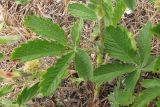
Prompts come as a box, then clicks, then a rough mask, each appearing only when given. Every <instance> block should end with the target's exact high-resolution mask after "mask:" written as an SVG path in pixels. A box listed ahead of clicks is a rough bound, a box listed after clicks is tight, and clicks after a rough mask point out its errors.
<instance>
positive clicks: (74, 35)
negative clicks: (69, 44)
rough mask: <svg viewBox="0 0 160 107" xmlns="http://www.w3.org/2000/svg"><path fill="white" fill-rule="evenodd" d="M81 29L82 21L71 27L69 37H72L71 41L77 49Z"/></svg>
mask: <svg viewBox="0 0 160 107" xmlns="http://www.w3.org/2000/svg"><path fill="white" fill-rule="evenodd" d="M82 28H83V20H79V21H77V22H76V23H74V25H73V26H72V29H71V37H72V40H73V43H74V46H75V47H77V46H78V44H79V40H80V37H81V33H82Z"/></svg>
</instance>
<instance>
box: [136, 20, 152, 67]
mask: <svg viewBox="0 0 160 107" xmlns="http://www.w3.org/2000/svg"><path fill="white" fill-rule="evenodd" d="M151 27H152V24H151V23H149V22H148V23H147V24H146V25H145V26H144V27H143V28H142V30H141V31H140V32H139V35H138V38H137V46H138V53H139V56H140V61H141V66H142V67H144V66H145V65H146V64H147V62H148V60H149V57H150V53H151V40H152V34H151V32H150V29H151Z"/></svg>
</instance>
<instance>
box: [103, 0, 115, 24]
mask: <svg viewBox="0 0 160 107" xmlns="http://www.w3.org/2000/svg"><path fill="white" fill-rule="evenodd" d="M112 6H113V4H112V1H111V0H104V3H103V8H104V11H105V15H106V18H107V20H108V25H111V24H112V23H113V22H112V20H113V19H112V18H113V7H112Z"/></svg>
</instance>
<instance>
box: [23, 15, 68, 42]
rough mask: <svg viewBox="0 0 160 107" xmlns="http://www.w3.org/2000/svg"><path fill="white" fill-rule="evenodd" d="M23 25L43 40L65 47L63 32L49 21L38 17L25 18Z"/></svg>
mask: <svg viewBox="0 0 160 107" xmlns="http://www.w3.org/2000/svg"><path fill="white" fill-rule="evenodd" d="M24 25H25V26H26V27H27V28H29V29H30V30H31V31H33V32H35V33H37V34H38V35H39V36H41V37H43V38H46V39H49V40H54V41H57V42H59V43H61V44H63V45H67V39H66V34H65V32H64V30H63V29H62V28H60V27H59V26H58V25H57V24H55V23H53V22H52V21H51V20H49V19H45V18H42V17H38V16H26V17H25V19H24Z"/></svg>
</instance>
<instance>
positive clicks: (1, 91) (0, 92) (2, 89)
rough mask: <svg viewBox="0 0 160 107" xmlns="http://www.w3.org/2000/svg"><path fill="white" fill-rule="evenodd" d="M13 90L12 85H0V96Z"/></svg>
mask: <svg viewBox="0 0 160 107" xmlns="http://www.w3.org/2000/svg"><path fill="white" fill-rule="evenodd" d="M12 90H13V88H12V86H11V85H6V86H3V87H0V97H2V96H4V95H6V94H8V93H10V92H11V91H12Z"/></svg>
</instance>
